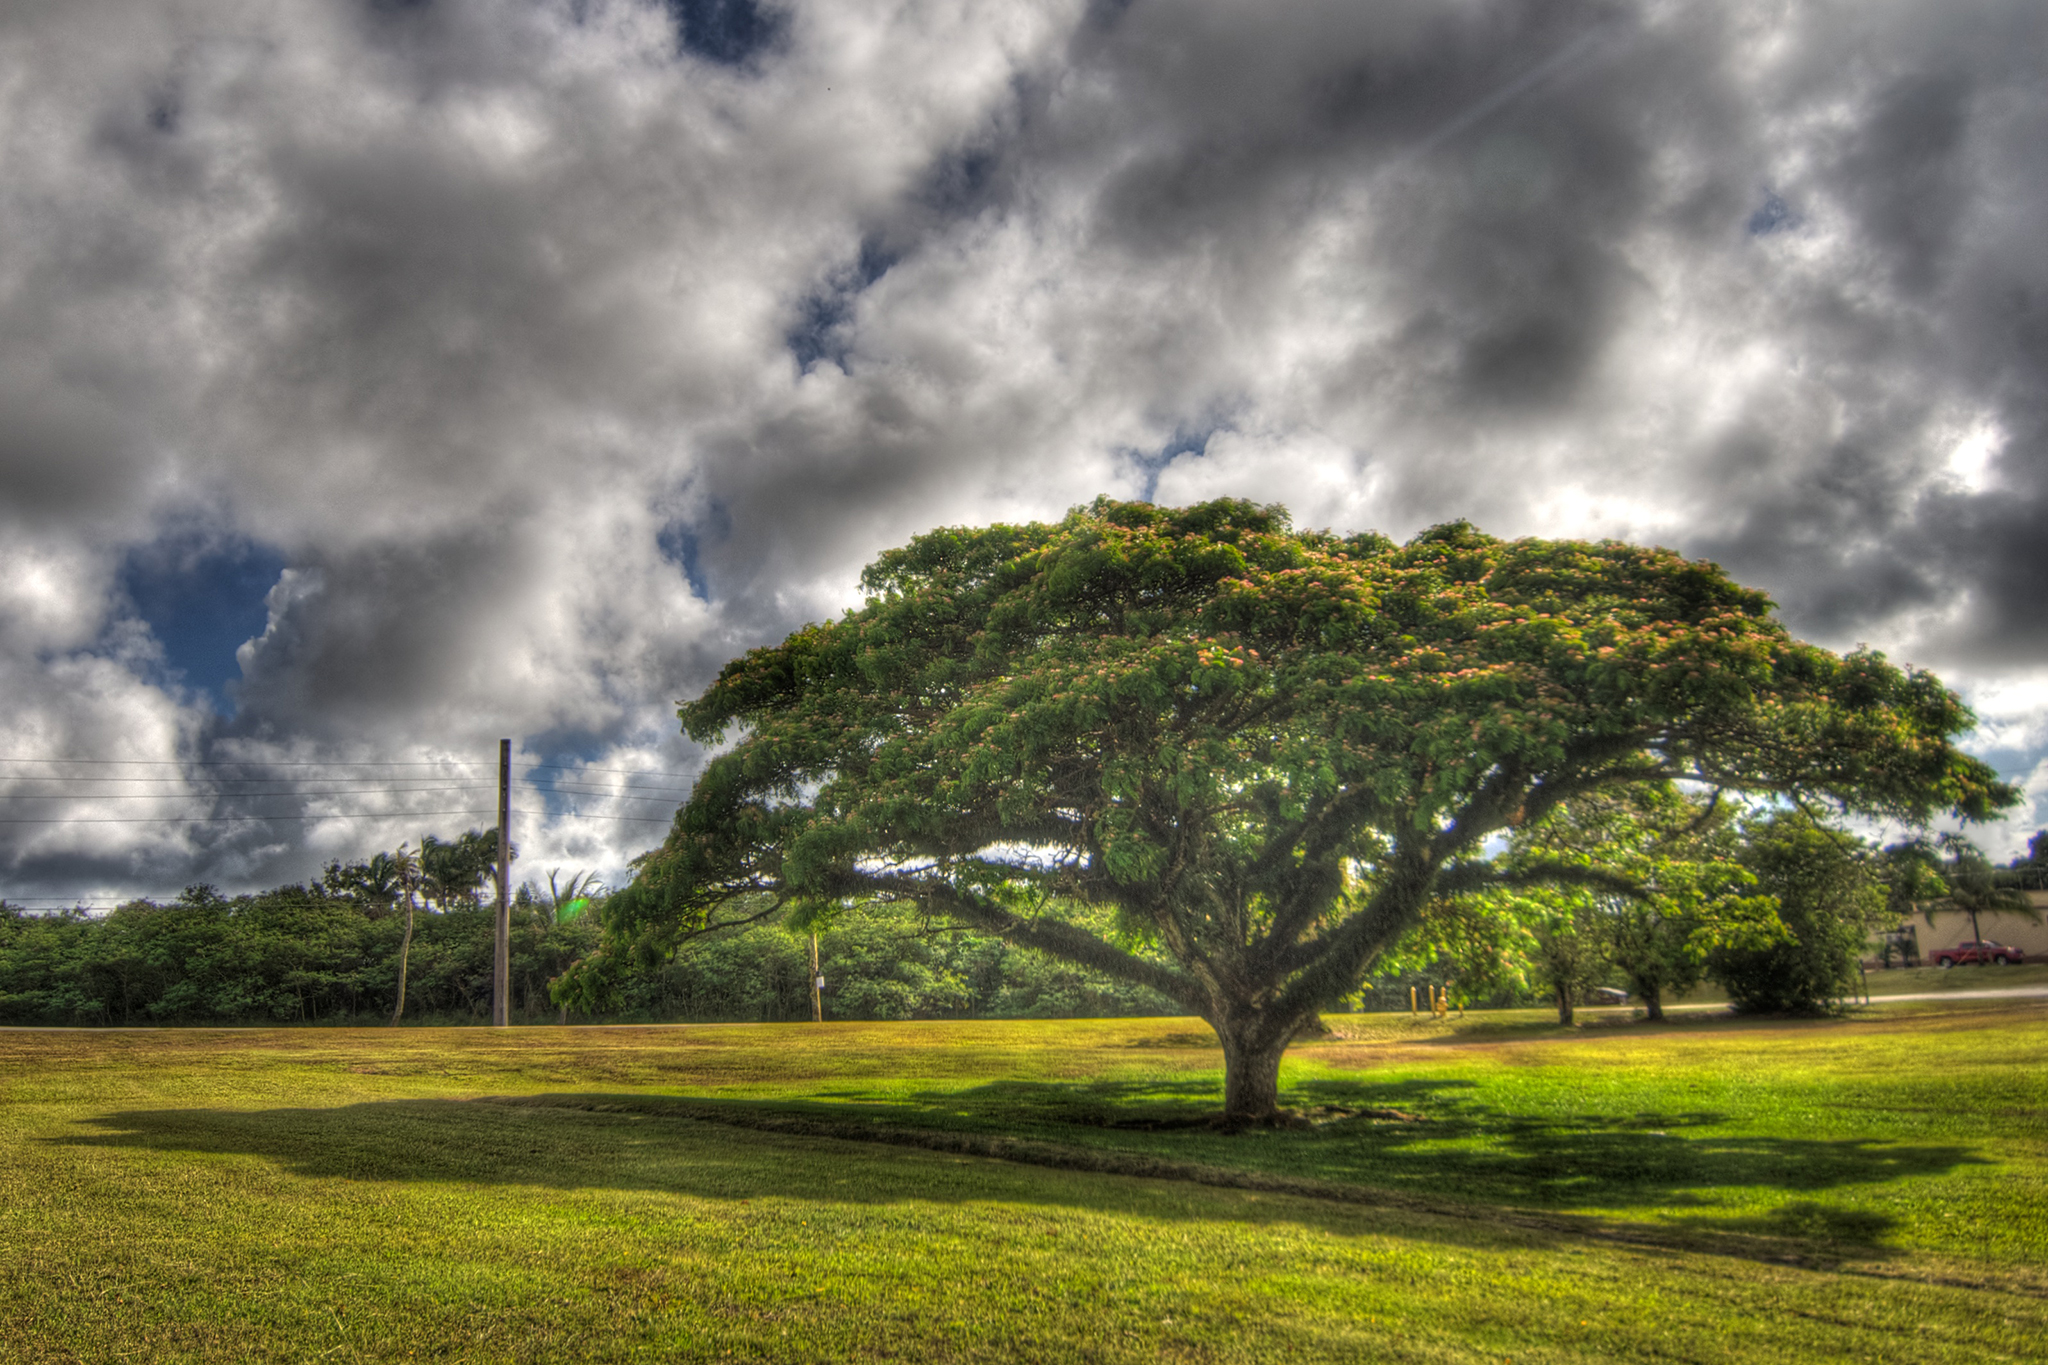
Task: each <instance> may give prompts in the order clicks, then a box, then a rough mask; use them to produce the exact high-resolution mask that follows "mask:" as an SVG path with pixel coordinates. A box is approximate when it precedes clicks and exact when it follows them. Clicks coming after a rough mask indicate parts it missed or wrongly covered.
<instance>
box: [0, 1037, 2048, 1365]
mask: <svg viewBox="0 0 2048 1365" xmlns="http://www.w3.org/2000/svg"><path fill="white" fill-rule="evenodd" d="M1332 1023H1333V1024H1334V1025H1335V1026H1336V1036H1333V1037H1331V1038H1328V1039H1323V1040H1320V1041H1316V1042H1312V1043H1303V1044H1300V1045H1298V1046H1297V1047H1296V1049H1295V1050H1294V1051H1293V1052H1292V1053H1291V1054H1290V1060H1289V1063H1288V1067H1287V1070H1286V1073H1285V1080H1286V1083H1287V1087H1288V1091H1289V1098H1290V1101H1291V1102H1292V1103H1294V1104H1296V1105H1298V1106H1301V1107H1303V1108H1304V1109H1305V1110H1307V1111H1308V1112H1309V1113H1311V1114H1312V1115H1313V1116H1314V1118H1315V1120H1316V1122H1315V1123H1314V1125H1313V1126H1312V1127H1309V1128H1305V1129H1302V1130H1299V1131H1284V1132H1263V1133H1251V1134H1243V1135H1236V1136H1232V1135H1227V1134H1223V1133H1219V1132H1215V1131H1212V1130H1210V1129H1208V1128H1205V1127H1203V1126H1201V1123H1200V1120H1201V1118H1202V1116H1203V1115H1204V1114H1205V1113H1206V1112H1207V1111H1208V1110H1209V1109H1210V1108H1212V1107H1213V1106H1214V1105H1215V1104H1216V1103H1218V1101H1219V1096H1220V1086H1219V1084H1218V1072H1217V1068H1218V1062H1219V1054H1218V1052H1217V1051H1216V1049H1215V1048H1214V1046H1213V1044H1212V1042H1211V1039H1210V1037H1209V1035H1208V1034H1207V1031H1206V1030H1205V1029H1203V1028H1202V1027H1201V1026H1200V1025H1198V1024H1196V1023H1194V1022H1192V1021H1187V1020H1112V1021H1072V1022H1058V1023H973V1024H827V1025H824V1026H822V1027H820V1026H813V1025H760V1026H752V1025H735V1026H686V1027H676V1028H619V1029H552V1028H550V1029H515V1030H508V1031H500V1032H492V1031H487V1030H478V1029H472V1030H428V1029H421V1030H402V1031H385V1030H364V1031H342V1030H317V1029H301V1030H276V1031H269V1030H266V1031H201V1030H192V1031H179V1032H160V1033H159V1032H132V1033H129V1032H99V1033H84V1032H80V1033H64V1032H5V1033H0V1266H4V1267H5V1268H4V1270H0V1360H6V1361H14V1360H22V1361H41V1360H94V1361H100V1360H106V1361H113V1360H137V1361H141V1360H152V1361H154V1360H179V1359H187V1360H235V1359H279V1360H316V1359H318V1360H331V1361H347V1360H358V1359H364V1360H411V1359H419V1360H477V1361H486V1360H566V1359H583V1358H589V1359H607V1360H609V1359H647V1360H668V1359H691V1360H695V1359H707V1360H716V1359H727V1358H730V1359H736V1360H755V1359H758V1360H776V1361H792V1362H794V1361H805V1362H814V1361H834V1360H875V1359H902V1360H917V1361H924V1360H940V1361H943V1360H1033V1361H1036V1360H1047V1361H1064V1360H1072V1361H1124V1360H1130V1361H1139V1360H1159V1359H1166V1360H1190V1361H1251V1360H1275V1361H1283V1360H1285V1361H1292V1360H1316V1361H1322V1360H1338V1361H1341V1360H1387V1361H1493V1362H1502V1361H1509V1362H1515V1363H1517V1365H1532V1363H1534V1362H1562V1361H1653V1360H1655V1361H1662V1360H1669V1361H1766V1360H1773V1361H1775V1360H1783V1361H1800V1362H1809V1361H1821V1360H1856V1361H1870V1360H1891V1361H1934V1360H1956V1361H1988V1360H2048V1272H2044V1269H2043V1267H2044V1265H2048V1066H2044V1065H2043V1060H2044V1059H2048V1002H2043V1001H2039V1000H2020V1001H2005V1002H1985V1001H1970V1000H1967V999H1958V1000H1954V1001H1950V1000H1943V1001H1938V1002H1930V1003H1925V1004H1907V1005H1898V1004H1894V1005H1886V1006H1879V1007H1878V1008H1876V1009H1873V1010H1869V1011H1865V1012H1863V1013H1862V1014H1860V1015H1859V1016H1858V1017H1856V1018H1853V1019H1850V1020H1846V1021H1829V1022H1814V1023H1796V1024H1786V1023H1751V1022H1745V1021H1739V1020H1731V1019H1726V1018H1709V1017H1703V1016H1693V1017H1690V1018H1686V1017H1681V1018H1679V1019H1677V1020H1676V1021H1675V1022H1674V1023H1672V1024H1670V1025H1667V1026H1663V1027H1653V1026H1649V1025H1645V1024H1641V1023H1633V1022H1628V1021H1627V1020H1626V1019H1625V1018H1615V1017H1607V1018H1601V1019H1599V1020H1597V1021H1595V1022H1594V1023H1592V1024H1590V1025H1589V1026H1588V1027H1585V1028H1581V1029H1577V1030H1560V1029H1557V1028H1555V1027H1553V1026H1551V1025H1549V1024H1546V1023H1545V1022H1544V1017H1543V1016H1542V1015H1541V1014H1539V1013H1529V1014H1507V1015H1490V1016H1480V1015H1477V1014H1474V1015H1472V1016H1469V1017H1468V1018H1467V1019H1466V1020H1464V1021H1463V1022H1462V1023H1460V1022H1457V1021H1452V1022H1449V1023H1438V1022H1436V1021H1433V1020H1427V1019H1423V1020H1411V1019H1409V1018H1408V1017H1407V1016H1405V1015H1404V1016H1387V1015H1381V1016H1357V1017H1350V1018H1336V1019H1333V1020H1332ZM991 1154H994V1155H991Z"/></svg>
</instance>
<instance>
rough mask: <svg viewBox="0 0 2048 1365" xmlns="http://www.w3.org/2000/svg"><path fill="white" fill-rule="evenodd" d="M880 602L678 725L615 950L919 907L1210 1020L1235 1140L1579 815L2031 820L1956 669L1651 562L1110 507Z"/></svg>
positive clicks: (935, 536)
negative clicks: (1662, 806)
mask: <svg viewBox="0 0 2048 1365" xmlns="http://www.w3.org/2000/svg"><path fill="white" fill-rule="evenodd" d="M863 582H864V585H865V587H866V589H867V591H868V593H869V594H870V595H869V597H868V600H867V603H866V605H865V606H863V607H861V608H860V609H859V610H857V611H851V612H848V613H847V614H846V615H845V616H844V617H843V618H842V619H840V620H838V621H835V622H832V623H829V624H825V625H817V626H811V627H807V628H805V629H803V630H800V631H798V632H797V633H796V634H794V635H792V636H790V637H789V638H788V639H787V640H785V641H783V642H782V643H781V644H779V645H776V646H774V647H772V648H765V649H757V650H755V651H753V652H751V653H749V654H747V655H746V656H745V657H744V658H741V659H738V660H736V661H734V662H733V663H732V664H730V665H728V666H727V667H726V668H725V670H724V671H723V672H722V673H721V674H720V675H719V678H718V680H717V682H716V683H714V684H713V685H712V686H711V687H710V688H709V689H708V690H707V691H706V692H705V693H704V695H703V696H701V697H699V698H698V699H697V700H695V701H692V702H689V703H687V704H685V705H684V706H683V707H682V708H681V711H680V715H681V718H682V722H683V728H684V730H685V731H686V732H687V733H688V734H690V735H691V736H692V737H693V738H695V739H697V740H699V741H700V742H704V743H719V742H722V741H726V740H736V742H734V743H733V744H732V746H731V747H730V748H728V749H726V750H725V751H724V752H722V753H720V754H719V755H718V756H717V757H716V758H715V759H714V760H713V761H712V762H711V763H710V765H709V766H708V767H707V769H706V770H705V772H704V774H703V776H702V778H701V779H700V780H699V782H698V783H697V786H696V788H695V790H694V791H693V793H692V795H691V797H690V800H689V802H688V803H687V804H686V805H685V806H684V807H683V808H682V809H681V811H679V812H678V814H677V817H676V821H675V825H674V828H673V830H672V831H671V833H670V834H669V836H668V838H667V840H666V841H665V842H664V843H663V844H662V846H661V847H660V848H658V849H656V850H655V851H653V852H651V853H650V854H648V855H647V856H646V857H645V858H644V859H643V860H642V861H641V864H640V867H639V871H638V875H637V876H636V878H635V880H634V881H633V883H632V885H631V886H630V887H629V888H628V889H627V890H626V891H625V892H623V893H622V894H620V895H617V896H614V897H613V898H612V900H611V902H610V904H609V906H608V907H607V924H608V928H609V929H610V931H611V932H612V934H613V936H614V942H615V943H621V942H623V944H630V945H637V946H638V947H639V948H640V949H641V950H643V951H646V950H650V949H652V950H656V951H659V950H661V949H662V948H663V947H664V946H670V945H673V944H674V943H676V942H679V941H680V940H681V939H683V938H685V937H687V936H689V935H692V934H695V933H701V932H705V931H706V930H708V929H711V928H714V927H716V926H718V925H721V924H730V923H734V922H739V921H743V920H747V919H750V918H753V917H756V916H759V915H761V914H763V913H765V912H766V911H767V910H768V909H769V908H771V907H775V906H781V905H788V904H798V905H802V904H805V903H809V904H812V905H829V904H834V903H846V902H850V901H855V900H859V901H869V902H875V901H881V902H900V903H905V904H908V905H913V906H916V907H919V908H921V909H922V910H924V911H925V912H927V913H931V914H935V915H940V916H944V917H946V918H948V919H950V920H953V921H957V922H959V923H962V924H965V925H970V926H973V927H976V928H979V929H983V930H987V931H991V932H994V933H997V934H1000V935H1002V936H1003V937H1005V938H1007V939H1010V940H1012V941H1014V942H1016V943H1019V944H1023V945H1027V946H1029V947H1032V948H1036V949H1040V950H1043V951H1045V952H1047V953H1050V954H1052V955H1054V956H1055V957H1059V958H1064V959H1067V960H1069V961H1072V962H1076V963H1079V964H1082V965H1084V966H1088V967H1093V968H1096V969H1098V970H1101V971H1104V972H1108V973H1110V974H1112V975H1115V976H1119V977H1123V978H1126V979H1128V980H1131V981H1135V982H1139V983H1142V984H1143V985H1146V986H1150V987H1152V988H1153V989H1155V990H1157V991H1160V992H1162V993H1163V994H1165V995H1167V996H1168V997H1170V998H1172V999H1174V1000H1176V1001H1178V1002H1180V1003H1181V1004H1182V1005H1184V1006H1185V1007H1186V1008H1187V1009H1188V1010H1189V1011H1190V1012H1191V1013H1194V1014H1196V1015H1199V1016H1201V1017H1202V1018H1203V1019H1205V1020H1207V1021H1208V1022H1209V1023H1210V1025H1212V1026H1213V1027H1214V1028H1215V1030H1216V1033H1217V1036H1218V1038H1219V1039H1220V1040H1221V1042H1222V1045H1223V1052H1224V1059H1225V1115H1226V1117H1227V1118H1229V1119H1231V1120H1233V1121H1255V1120H1262V1119H1267V1118H1270V1117H1271V1116H1273V1114H1274V1113H1275V1111H1276V1108H1277V1105H1278V1079H1279V1064H1280V1058H1281V1054H1282V1052H1283V1051H1284V1050H1285V1048H1286V1046H1287V1044H1288V1042H1289V1040H1290V1039H1291V1038H1292V1037H1294V1036H1295V1034H1296V1032H1297V1031H1298V1030H1299V1029H1300V1028H1301V1027H1302V1026H1303V1025H1305V1024H1307V1023H1308V1022H1309V1021H1311V1020H1312V1019H1313V1017H1314V1016H1315V1014H1316V1012H1317V1011H1318V1009H1320V1008H1323V1007H1327V1006H1329V1005H1331V1004H1333V1003H1334V1002H1336V1001H1338V1000H1339V999H1341V998H1342V997H1343V996H1345V995H1346V994H1347V993H1350V992H1352V991H1354V990H1355V989H1356V987H1357V985H1358V983H1359V981H1360V980H1361V978H1362V977H1363V976H1364V975H1365V973H1366V972H1367V970H1368V969H1369V967H1370V966H1371V964H1372V963H1373V961H1374V958H1375V956H1376V955H1377V954H1379V953H1380V952H1381V951H1382V950H1384V949H1385V948H1387V947H1388V945H1390V944H1391V943H1393V942H1394V941H1395V940H1396V939H1398V938H1399V937H1400V936H1401V935H1402V934H1403V933H1404V932H1405V931H1406V930H1408V929H1409V927H1410V926H1412V925H1413V924H1415V923H1416V920H1417V917H1418V915H1419V914H1420V913H1421V911H1422V909H1423V907H1424V906H1425V904H1426V903H1428V902H1429V901H1430V899H1431V898H1432V897H1435V896H1442V895H1453V894H1459V893H1463V892H1468V891H1473V890H1478V889H1481V888H1483V887H1484V886H1486V885H1487V884H1488V883H1489V882H1493V881H1497V880H1498V879H1500V878H1501V877H1503V876H1508V875H1512V874H1511V873H1508V872H1506V871H1504V870H1502V869H1501V868H1499V867H1497V866H1496V865H1495V864H1496V860H1490V859H1489V858H1488V857H1487V855H1486V850H1487V842H1488V837H1489V836H1490V835H1493V834H1495V833H1496V832H1498V831H1504V830H1509V829H1512V828H1515V827H1517V826H1519V825H1521V824H1523V823H1525V822H1528V821H1531V820H1536V819H1540V818H1541V817H1543V816H1544V815H1545V814H1546V813H1547V812H1549V811H1551V810H1552V809H1554V808H1556V807H1557V806H1558V805H1559V803H1561V802H1566V801H1569V800H1571V799H1572V798H1574V797H1576V796H1581V795H1584V794H1589V793H1594V792H1599V791H1603V790H1611V789H1616V788H1622V787H1628V786H1631V785H1637V784H1661V783H1665V782H1668V781H1671V780H1673V779H1680V780H1684V781H1687V782H1691V783H1697V784H1700V785H1701V786H1702V787H1704V788H1716V789H1729V790H1737V791H1743V792H1769V793H1780V794H1783V795H1784V796H1785V797H1786V798H1788V799H1791V800H1794V801H1799V802H1806V803H1825V804H1827V805H1829V806H1831V807H1833V808H1835V809H1837V810H1846V811H1856V812H1863V813H1868V814H1872V815H1882V816H1888V817H1893V818H1898V819H1902V820H1906V821H1911V822H1921V821H1925V820H1927V819H1929V818H1930V817H1932V816H1933V815H1935V814H1937V813H1939V812H1944V811H1948V812H1954V813H1957V814H1960V815H1962V816H1964V817H1966V818H1983V817H1986V816H1989V815H1991V814H1993V813H1994V812H1995V811H1997V810H1999V809H2001V808H2002V807H2004V806H2006V805H2007V804H2009V803H2011V802H2012V800H2013V799H2014V796H2015V794H2014V792H2013V791H2012V790H2011V789H2010V788H2009V787H2007V786H2006V785H2004V784H2002V783H2001V782H1999V780H1998V779H1997V777H1996V775H1995V774H1994V773H1993V772H1992V771H1991V770H1990V769H1988V768H1987V767H1985V765H1983V764H1982V763H1980V762H1978V761H1977V760H1975V759H1973V758H1970V757H1968V756H1966V755H1964V754H1962V753H1960V752H1959V751H1958V750H1957V749H1956V748H1955V747H1954V743H1953V741H1954V740H1955V738H1956V737H1957V736H1958V735H1960V734H1961V733H1963V732H1965V731H1966V730H1967V729H1968V728H1969V726H1970V724H1971V717H1970V714H1969V712H1968V711H1967V710H1966V709H1965V708H1964V707H1963V705H1962V704H1961V703H1960V702H1959V701H1958V700H1957V699H1956V698H1955V697H1954V696H1953V695H1952V694H1950V693H1949V692H1948V691H1946V690H1945V689H1944V688H1943V687H1942V686H1941V685H1940V683H1939V682H1937V681H1936V680H1935V679H1934V678H1932V677H1931V676H1929V675H1927V674H1925V673H1920V672H1915V671H1912V670H1909V669H1900V668H1897V667H1894V666H1893V665H1891V664H1889V663H1887V662H1886V661H1885V660H1884V659H1883V658H1882V657H1881V656H1879V655H1877V654H1874V653H1868V652H1859V653H1856V654H1852V655H1849V656H1847V657H1840V656H1837V655H1834V654H1831V653H1829V652H1828V651H1826V650H1823V649H1819V648H1816V647H1814V646H1811V645H1807V644H1802V643H1800V642H1799V641H1796V640H1794V639H1792V638H1791V637H1790V636H1789V635H1788V634H1787V633H1786V632H1785V630H1784V628H1783V627H1782V626H1780V625H1779V624H1778V622H1777V621H1776V620H1775V619H1773V616H1772V608H1771V604H1770V602H1769V601H1768V600H1767V599H1766V598H1765V597H1764V596H1763V595H1762V594H1761V593H1758V592H1754V591H1751V590H1749V589H1746V588H1743V587H1741V586H1739V585H1737V584H1735V583H1733V582H1731V581H1730V580H1729V579H1728V578H1727V577H1726V576H1725V575H1724V574H1723V573H1722V572H1721V571H1720V570H1719V569H1718V568H1717V567H1715V566H1714V565H1712V564H1706V563H1699V562H1693V561H1688V560H1686V559H1683V558H1681V557H1679V556H1678V555H1675V554H1672V553H1670V552H1669V551H1665V550H1656V549H1644V548H1641V547H1639V546H1634V545H1625V544H1619V543H1614V542H1603V543H1598V544H1592V543H1583V542H1573V541H1546V540H1514V541H1508V540H1498V539H1495V538H1493V537H1491V536H1487V535H1484V534H1481V533H1480V532H1478V531H1476V530H1474V529H1473V528H1471V527H1470V526H1468V525H1465V524H1463V523H1459V524H1454V525H1449V526H1442V527H1438V528H1436V529H1434V530H1431V531H1428V532H1426V533H1424V534H1423V535H1421V536H1419V537H1417V538H1416V539H1414V540H1413V541H1410V542H1409V543H1408V544H1406V545H1395V544H1393V543H1392V542H1391V541H1389V540H1387V539H1386V538H1384V537H1381V536H1376V535H1361V536H1352V537H1348V538H1346V537H1339V536H1335V535H1331V534H1327V533H1321V532H1297V531H1294V530H1292V529H1290V526H1289V523H1288V519H1287V516H1286V514H1285V512H1283V511H1281V510H1280V509H1278V508H1273V507H1259V506H1255V505H1252V504H1250V503H1245V502H1239V501H1218V502H1211V503H1205V504H1203V505H1200V506H1196V507H1187V508H1178V509H1175V508H1163V507H1154V506H1151V505H1148V504H1144V503H1118V502H1111V501H1107V500H1101V501H1098V502H1096V503H1095V504H1094V505H1093V506H1091V507H1087V508H1083V509H1080V510H1077V511H1075V512H1074V513H1072V514H1071V515H1069V516H1068V517H1067V518H1066V519H1065V520H1064V521H1062V522H1060V523H1059V524H1057V525H1044V524H1031V525H1023V526H992V527H987V528H975V529H950V530H940V531H934V532H932V533H930V534H928V535H924V536H920V537H918V538H917V539H916V540H914V541H912V542H911V543H910V544H909V545H907V546H905V547H903V548H902V549H899V550H892V551H890V552H888V553H887V554H885V555H883V556H882V557H881V559H879V560H878V561H877V562H876V563H875V564H874V565H873V566H872V567H871V568H870V569H869V570H868V571H867V573H866V575H865V577H864V579H863ZM1559 875H1564V871H1563V869H1559ZM1077 905H1094V906H1102V905H1106V906H1109V907H1113V908H1114V910H1115V912H1116V920H1115V923H1116V925H1117V930H1116V931H1115V932H1112V933H1109V934H1103V933H1097V932H1091V931H1089V930H1088V929H1086V928H1083V927H1082V926H1081V925H1080V924H1078V923H1077V922H1075V918H1074V917H1073V915H1072V913H1071V911H1072V907H1075V906H1077ZM1145 945H1150V949H1149V950H1147V949H1146V948H1145Z"/></svg>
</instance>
